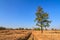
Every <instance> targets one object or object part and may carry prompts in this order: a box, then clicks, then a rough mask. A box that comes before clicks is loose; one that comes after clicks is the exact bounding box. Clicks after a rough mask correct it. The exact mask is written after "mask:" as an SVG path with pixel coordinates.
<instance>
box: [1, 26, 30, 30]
mask: <svg viewBox="0 0 60 40" xmlns="http://www.w3.org/2000/svg"><path fill="white" fill-rule="evenodd" d="M0 30H31V28H15V29H13V28H6V27H3V26H0Z"/></svg>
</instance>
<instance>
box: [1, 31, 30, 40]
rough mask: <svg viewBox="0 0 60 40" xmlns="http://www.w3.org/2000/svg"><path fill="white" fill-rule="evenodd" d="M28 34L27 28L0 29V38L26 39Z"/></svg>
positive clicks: (2, 39) (6, 39)
mask: <svg viewBox="0 0 60 40" xmlns="http://www.w3.org/2000/svg"><path fill="white" fill-rule="evenodd" d="M30 34H31V31H27V30H0V40H27V39H28V37H29V35H30Z"/></svg>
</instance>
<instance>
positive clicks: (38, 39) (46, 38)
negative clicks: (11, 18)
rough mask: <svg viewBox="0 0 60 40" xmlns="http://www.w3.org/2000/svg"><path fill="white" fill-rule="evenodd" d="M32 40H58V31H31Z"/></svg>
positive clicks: (59, 33)
mask: <svg viewBox="0 0 60 40" xmlns="http://www.w3.org/2000/svg"><path fill="white" fill-rule="evenodd" d="M32 34H33V37H34V38H33V39H34V40H60V31H59V30H58V31H57V30H54V31H52V30H48V31H44V33H41V31H33V32H32Z"/></svg>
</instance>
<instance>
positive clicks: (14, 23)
mask: <svg viewBox="0 0 60 40" xmlns="http://www.w3.org/2000/svg"><path fill="white" fill-rule="evenodd" d="M38 6H41V7H42V8H43V10H44V11H45V12H48V14H49V19H50V20H51V21H52V22H51V25H50V28H53V27H54V28H60V19H59V18H60V8H59V7H60V1H59V0H0V26H4V27H8V28H18V27H24V28H32V26H35V24H36V23H35V22H34V19H35V13H36V10H37V7H38Z"/></svg>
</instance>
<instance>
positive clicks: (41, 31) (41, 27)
mask: <svg viewBox="0 0 60 40" xmlns="http://www.w3.org/2000/svg"><path fill="white" fill-rule="evenodd" d="M41 33H43V26H42V22H41Z"/></svg>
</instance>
